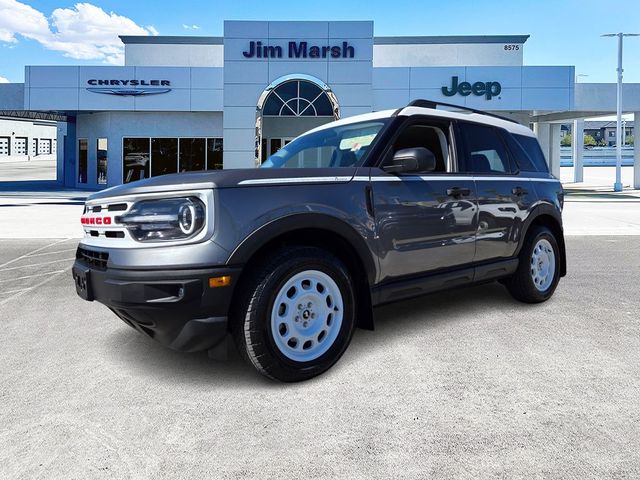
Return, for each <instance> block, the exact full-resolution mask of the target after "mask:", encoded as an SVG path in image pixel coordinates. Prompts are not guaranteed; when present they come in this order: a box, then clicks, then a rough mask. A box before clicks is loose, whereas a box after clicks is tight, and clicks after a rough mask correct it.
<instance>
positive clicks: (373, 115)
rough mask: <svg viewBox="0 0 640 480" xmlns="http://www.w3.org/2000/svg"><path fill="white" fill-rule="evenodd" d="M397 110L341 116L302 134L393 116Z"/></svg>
mask: <svg viewBox="0 0 640 480" xmlns="http://www.w3.org/2000/svg"><path fill="white" fill-rule="evenodd" d="M396 111H397V110H381V111H379V112H371V113H363V114H361V115H354V116H353V117H347V118H343V119H341V120H336V121H335V122H329V123H325V124H324V125H320V126H319V127H316V128H314V129H311V130H309V131H308V132H306V133H304V134H303V135H308V134H310V133H315V132H319V131H321V130H326V129H327V128H334V127H341V126H344V125H350V124H352V123H359V122H369V121H373V120H381V119H383V118H390V117H392V116H393V114H394V112H396ZM301 136H302V135H301Z"/></svg>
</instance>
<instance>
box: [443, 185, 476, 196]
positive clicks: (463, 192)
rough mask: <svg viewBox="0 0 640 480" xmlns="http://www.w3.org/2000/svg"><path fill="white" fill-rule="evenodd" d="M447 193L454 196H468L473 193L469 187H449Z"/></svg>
mask: <svg viewBox="0 0 640 480" xmlns="http://www.w3.org/2000/svg"><path fill="white" fill-rule="evenodd" d="M447 195H448V196H449V197H453V198H456V197H466V196H467V195H471V190H470V189H468V188H460V187H453V188H447Z"/></svg>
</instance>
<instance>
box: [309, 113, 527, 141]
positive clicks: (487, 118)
mask: <svg viewBox="0 0 640 480" xmlns="http://www.w3.org/2000/svg"><path fill="white" fill-rule="evenodd" d="M396 112H397V115H398V116H403V117H409V116H412V115H429V116H431V117H439V118H445V119H455V120H465V121H469V122H476V123H482V124H485V125H491V126H494V127H499V128H503V129H505V130H507V131H508V132H511V133H515V134H518V135H525V136H528V137H535V134H534V133H533V131H531V129H530V128H528V127H525V126H524V125H521V124H519V123H515V122H511V121H509V120H503V119H502V118H497V117H493V116H491V115H484V114H482V113H475V112H470V111H465V110H460V111H449V110H438V109H435V108H426V107H405V108H402V109H400V110H399V111H398V110H397V109H394V110H382V111H379V112H373V113H365V114H362V115H355V116H353V117H349V118H343V119H341V120H337V121H335V122H331V123H326V124H324V125H321V126H319V127H316V128H314V129H313V130H309V131H308V132H306V133H305V134H304V135H308V134H310V133H315V132H319V131H322V130H325V129H328V128H334V127H340V126H344V125H350V124H352V123H359V122H368V121H373V120H380V119H385V118H390V117H392V116H393V115H394V114H396Z"/></svg>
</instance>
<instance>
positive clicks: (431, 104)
mask: <svg viewBox="0 0 640 480" xmlns="http://www.w3.org/2000/svg"><path fill="white" fill-rule="evenodd" d="M438 105H440V106H441V107H452V108H457V109H458V110H465V111H467V112H471V113H479V114H480V115H488V116H490V117H494V118H499V119H500V120H506V121H507V122H512V123H517V124H518V125H519V124H520V122H518V121H517V120H514V119H512V118H507V117H503V116H502V115H496V114H495V113H489V112H485V111H484V110H478V109H475V108H470V107H464V106H462V105H454V104H453V103H444V102H436V101H433V100H423V99H417V100H412V101H411V103H409V105H407V107H422V108H433V109H434V110H435V109H437V107H438Z"/></svg>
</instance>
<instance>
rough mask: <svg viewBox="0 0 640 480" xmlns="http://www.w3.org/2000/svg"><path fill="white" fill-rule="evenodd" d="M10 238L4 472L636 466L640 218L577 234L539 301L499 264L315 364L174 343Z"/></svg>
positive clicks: (596, 474)
mask: <svg viewBox="0 0 640 480" xmlns="http://www.w3.org/2000/svg"><path fill="white" fill-rule="evenodd" d="M76 243H77V240H74V239H58V240H56V239H48V240H44V239H42V240H28V239H3V240H0V291H1V292H2V293H1V295H0V322H1V325H2V332H1V333H0V365H1V366H2V368H1V369H0V385H1V386H2V388H1V389H0V426H1V427H0V478H3V479H4V478H7V479H9V478H11V479H13V478H24V479H34V478H47V479H49V478H64V479H73V478H78V479H86V478H98V479H100V478H118V479H120V478H187V477H188V478H277V479H281V478H291V479H300V478H330V479H336V478H349V479H354V478H355V479H357V478H362V479H365V478H366V479H369V478H468V479H478V478H492V477H497V478H527V479H530V478H579V479H583V478H598V479H601V478H638V477H639V476H640V453H639V452H640V355H639V354H638V352H639V351H640V315H639V314H638V312H639V311H640V299H639V298H638V297H639V295H638V294H639V293H640V289H639V287H638V285H639V284H640V236H620V235H617V236H603V237H599V236H589V237H581V236H569V237H567V245H568V252H569V275H568V276H567V277H566V278H564V279H563V280H562V281H561V283H560V286H559V288H558V290H557V292H556V294H555V296H554V297H553V298H552V299H551V300H550V301H549V302H547V303H545V304H542V305H523V304H520V303H517V302H515V301H514V300H512V299H511V298H510V297H509V295H508V294H507V292H506V291H505V290H504V289H503V287H501V286H500V285H499V284H497V283H493V284H487V285H483V286H478V287H473V288H465V289H460V290H455V291H451V292H446V293H440V294H435V295H430V296H426V297H422V298H419V299H415V300H411V301H407V302H403V303H398V304H394V305H389V306H385V307H382V308H379V309H377V311H376V330H375V331H374V332H369V331H357V332H356V334H355V337H354V339H353V342H352V344H351V346H350V347H349V349H348V350H347V352H346V354H345V355H344V357H343V358H342V359H341V360H340V362H339V363H338V364H337V365H336V366H335V367H334V368H333V369H331V370H330V371H329V372H327V373H326V374H324V375H322V376H320V377H318V378H316V379H313V380H311V381H308V382H305V383H301V384H294V385H289V384H279V383H274V382H271V381H268V380H266V379H264V378H263V377H261V376H260V375H258V374H257V373H255V372H254V371H253V370H252V369H251V368H250V367H248V366H246V365H245V364H244V363H242V361H241V360H240V359H239V357H238V356H237V355H236V354H235V353H234V352H233V350H231V352H230V358H229V359H228V360H227V361H224V362H219V361H214V360H211V359H209V358H208V357H207V355H206V354H205V353H198V354H184V353H177V352H173V351H170V350H168V349H166V348H164V347H162V346H161V345H158V344H156V343H154V342H153V341H151V340H149V339H148V338H145V337H144V336H142V335H141V334H139V333H137V332H136V331H134V330H133V329H131V328H130V327H128V326H126V325H125V324H124V323H123V322H122V321H120V320H119V319H118V318H116V317H115V315H113V314H112V313H111V312H110V311H109V310H107V309H106V308H105V307H104V306H102V305H100V304H97V303H88V302H84V301H82V300H81V299H80V298H78V297H77V296H76V294H75V291H74V288H73V282H72V280H71V276H70V273H69V266H70V264H71V258H72V257H73V250H74V248H75V245H76Z"/></svg>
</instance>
